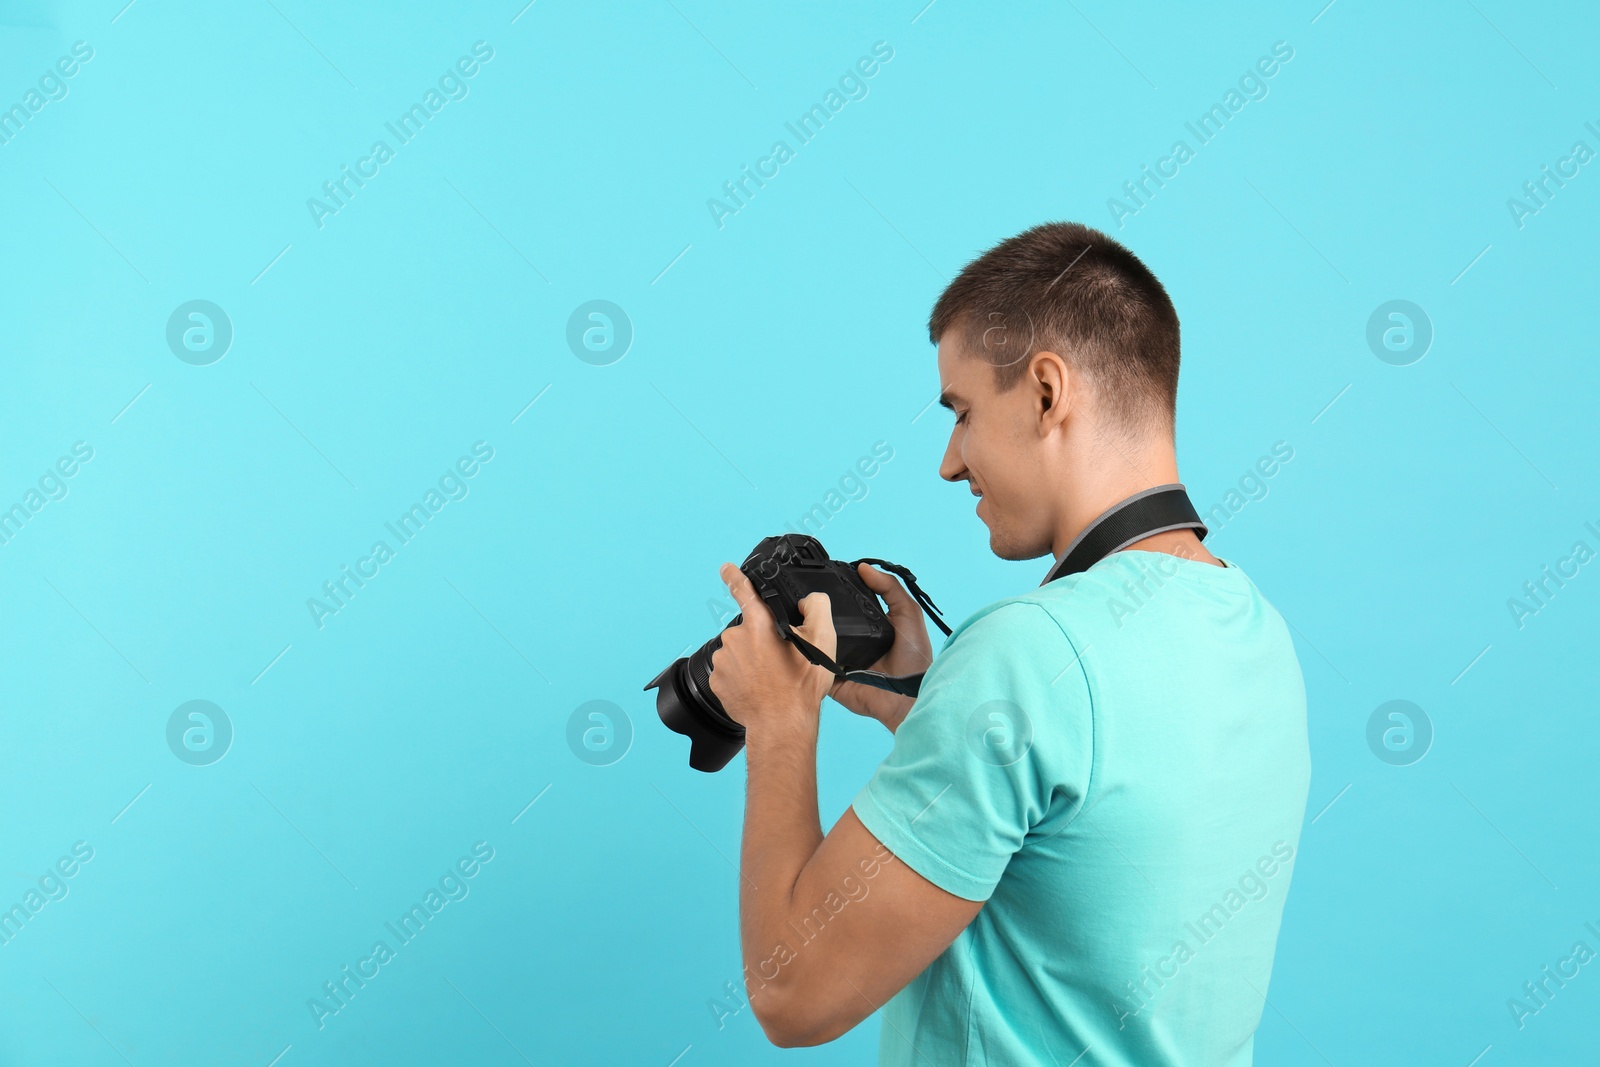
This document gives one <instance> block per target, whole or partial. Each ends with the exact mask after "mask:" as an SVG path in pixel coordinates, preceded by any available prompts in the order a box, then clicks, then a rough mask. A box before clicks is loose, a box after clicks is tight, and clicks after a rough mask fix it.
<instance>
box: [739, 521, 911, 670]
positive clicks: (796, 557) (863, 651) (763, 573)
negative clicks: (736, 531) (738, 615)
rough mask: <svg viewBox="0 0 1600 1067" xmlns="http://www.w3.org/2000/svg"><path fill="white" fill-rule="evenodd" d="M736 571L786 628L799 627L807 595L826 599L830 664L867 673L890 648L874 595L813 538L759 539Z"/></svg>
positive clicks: (888, 628)
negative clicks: (834, 645)
mask: <svg viewBox="0 0 1600 1067" xmlns="http://www.w3.org/2000/svg"><path fill="white" fill-rule="evenodd" d="M739 569H740V570H741V571H743V572H744V575H745V577H746V578H749V579H750V584H751V585H752V586H754V587H755V590H756V594H757V595H758V596H760V597H761V599H762V601H763V602H764V603H765V604H766V605H767V609H768V610H769V611H771V612H772V617H773V618H775V619H783V620H784V621H786V622H787V623H788V624H789V625H790V626H791V627H795V626H799V625H800V624H801V622H803V621H804V620H803V619H802V618H801V616H800V601H802V600H804V599H805V598H806V597H807V596H809V595H811V594H812V593H826V594H827V595H828V603H829V604H830V605H831V606H832V608H833V630H834V633H835V634H837V635H838V638H839V645H838V651H837V652H836V653H835V654H834V657H833V658H834V659H835V660H836V661H837V662H838V664H839V665H840V666H841V667H843V668H845V669H846V670H853V669H856V668H862V667H870V666H871V665H872V664H874V663H876V662H878V660H880V659H882V658H883V657H884V655H886V654H887V653H888V651H889V648H890V646H891V645H893V644H894V626H893V625H891V624H890V622H889V616H888V615H886V614H884V611H883V607H882V605H881V604H880V603H879V602H878V597H877V594H876V593H874V592H873V591H872V590H871V589H868V588H867V585H866V583H865V582H863V581H862V580H861V576H860V574H858V573H857V572H856V568H855V565H854V564H852V563H846V562H845V561H844V560H839V559H830V558H829V557H828V552H827V549H825V548H823V547H822V544H821V542H819V541H818V540H817V539H816V538H815V537H810V536H808V535H806V534H782V535H780V536H778V537H767V538H764V539H762V541H761V543H760V544H759V545H757V546H756V547H755V549H754V550H753V551H752V552H751V553H750V555H749V556H747V557H745V561H744V563H743V564H741V565H740V567H739ZM735 622H737V620H735Z"/></svg>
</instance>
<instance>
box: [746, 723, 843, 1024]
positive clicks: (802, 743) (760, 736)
mask: <svg viewBox="0 0 1600 1067" xmlns="http://www.w3.org/2000/svg"><path fill="white" fill-rule="evenodd" d="M771 718H772V719H774V720H778V723H782V725H778V723H775V724H774V726H773V727H771V728H768V729H766V730H764V731H763V730H750V731H749V732H748V733H747V735H746V741H745V765H746V769H747V781H746V787H745V813H744V837H743V841H742V844H741V849H740V864H739V868H740V875H741V878H740V883H739V933H740V943H741V947H742V949H743V953H744V962H745V969H746V976H747V982H748V984H749V991H750V996H751V1004H752V1006H753V1007H755V1008H756V1009H757V1011H756V1014H757V1016H758V1018H762V1024H763V1026H766V1025H767V1013H766V1012H765V1011H763V1005H764V1004H765V1005H768V1006H774V1005H775V1004H776V999H775V994H776V993H777V989H775V988H774V989H771V990H770V992H768V994H767V996H766V997H763V991H764V990H765V989H768V987H773V986H775V985H776V984H778V983H781V982H783V981H784V980H785V978H789V979H792V978H793V977H794V975H793V972H792V971H790V972H789V973H788V974H787V975H785V974H784V972H785V970H786V969H787V965H788V964H789V962H790V961H791V960H792V959H793V958H794V946H795V945H796V939H795V937H794V936H793V932H792V931H791V930H790V928H789V920H790V918H791V917H792V915H793V913H794V890H795V885H796V884H797V883H798V882H799V880H800V873H801V871H803V870H804V869H805V866H806V864H807V863H809V862H810V861H811V858H812V856H814V855H815V854H816V851H817V848H818V846H820V845H821V844H822V837H823V835H822V826H821V822H820V819H819V817H818V814H817V730H816V715H815V714H814V713H812V714H809V715H803V714H799V713H797V714H795V715H794V716H792V717H791V716H782V717H779V716H772V717H771ZM791 722H792V723H793V725H790V723H791Z"/></svg>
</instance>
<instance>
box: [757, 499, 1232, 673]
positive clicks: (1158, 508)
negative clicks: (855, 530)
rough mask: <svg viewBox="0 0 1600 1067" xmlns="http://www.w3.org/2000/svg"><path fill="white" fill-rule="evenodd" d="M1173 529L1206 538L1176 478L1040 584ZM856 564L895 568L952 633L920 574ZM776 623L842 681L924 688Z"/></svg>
mask: <svg viewBox="0 0 1600 1067" xmlns="http://www.w3.org/2000/svg"><path fill="white" fill-rule="evenodd" d="M1171 530H1194V531H1195V533H1196V534H1197V535H1198V536H1199V537H1200V539H1201V540H1205V536H1206V533H1207V530H1206V525H1205V523H1203V522H1201V521H1200V513H1199V512H1197V511H1196V510H1195V508H1194V504H1193V502H1192V501H1190V499H1189V494H1188V492H1187V491H1186V490H1185V489H1184V487H1183V486H1182V485H1181V484H1179V483H1176V482H1174V483H1172V484H1169V485H1158V486H1156V487H1155V488H1153V489H1146V490H1144V491H1143V492H1139V493H1135V494H1134V495H1133V496H1130V497H1128V498H1127V499H1126V500H1123V501H1121V502H1119V503H1117V504H1113V505H1112V506H1111V507H1109V508H1107V509H1106V510H1105V511H1103V512H1101V513H1100V515H1099V516H1098V517H1097V518H1096V519H1095V520H1094V521H1093V522H1091V523H1090V524H1089V525H1088V526H1086V527H1084V529H1083V532H1082V533H1080V534H1078V536H1077V537H1075V538H1073V541H1072V543H1071V544H1070V545H1068V546H1067V550H1066V551H1065V552H1063V553H1062V554H1061V559H1060V560H1059V561H1058V562H1057V563H1056V564H1055V566H1053V567H1051V568H1050V573H1049V574H1047V575H1045V579H1044V581H1042V582H1040V583H1039V584H1040V585H1041V586H1044V585H1048V584H1049V583H1051V582H1053V581H1055V580H1056V579H1057V578H1065V577H1066V576H1067V575H1069V574H1080V573H1082V572H1083V571H1086V570H1088V569H1089V568H1090V567H1092V566H1094V565H1095V564H1096V563H1099V562H1100V561H1101V560H1102V559H1105V558H1106V557H1107V556H1109V555H1111V554H1112V553H1113V552H1119V551H1121V550H1122V549H1124V548H1127V547H1128V546H1129V545H1131V544H1133V543H1134V542H1136V541H1143V540H1144V539H1145V538H1146V537H1154V536H1155V535H1156V534H1159V533H1167V532H1168V531H1171ZM856 563H857V564H861V563H871V564H873V565H874V566H878V567H882V568H884V569H885V570H888V571H893V572H894V573H895V574H897V575H899V576H900V577H901V578H903V579H904V580H905V583H906V588H907V589H908V590H909V591H910V593H911V596H912V597H913V598H914V599H915V600H916V602H917V604H918V605H919V606H920V607H921V608H922V609H923V610H924V611H925V612H927V613H928V617H929V618H931V619H932V620H933V621H934V624H935V625H936V626H938V627H939V629H941V630H943V631H944V633H945V636H947V637H948V636H949V635H950V627H949V626H947V625H945V621H944V619H943V618H941V617H940V615H939V609H938V608H937V607H935V606H934V603H933V600H932V598H931V597H929V596H928V594H927V593H925V592H923V590H922V587H921V586H919V585H918V584H917V577H916V575H914V574H912V573H911V572H910V571H909V570H907V569H906V568H905V567H902V566H900V565H899V564H897V563H890V562H889V561H888V560H882V559H872V558H866V559H858V560H856ZM777 623H778V629H779V630H780V631H782V633H783V635H784V637H786V638H788V639H789V641H790V643H792V644H793V645H794V646H795V647H796V648H798V649H799V650H800V654H801V655H803V656H805V658H806V659H808V660H810V661H811V662H812V663H815V664H816V665H817V666H819V667H822V668H824V669H825V670H827V671H828V672H829V673H830V674H832V675H833V676H834V677H836V678H838V679H840V680H842V681H846V682H859V683H861V684H862V685H870V686H872V687H873V688H874V689H883V690H886V691H888V692H890V693H899V694H900V695H901V696H908V697H915V696H916V695H917V693H918V691H919V690H920V689H921V688H922V677H923V676H922V675H921V674H883V673H881V672H879V671H867V670H860V671H847V670H845V669H843V668H842V667H840V666H839V665H838V664H837V663H835V662H834V661H833V658H832V657H831V656H829V655H828V654H827V653H826V652H823V651H822V650H821V649H820V648H818V647H817V646H815V645H813V644H812V643H811V642H809V641H807V640H806V639H805V638H803V637H801V636H800V635H799V634H797V633H795V632H794V630H793V628H792V627H790V626H789V624H788V621H787V620H786V619H783V618H781V617H778V618H777Z"/></svg>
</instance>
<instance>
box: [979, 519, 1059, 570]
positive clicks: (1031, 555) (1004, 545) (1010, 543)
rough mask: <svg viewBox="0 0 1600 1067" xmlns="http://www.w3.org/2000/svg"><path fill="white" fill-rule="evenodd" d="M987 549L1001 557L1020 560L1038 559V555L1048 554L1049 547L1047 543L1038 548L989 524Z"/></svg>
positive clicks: (1015, 560)
mask: <svg viewBox="0 0 1600 1067" xmlns="http://www.w3.org/2000/svg"><path fill="white" fill-rule="evenodd" d="M985 525H987V524H985ZM989 551H990V552H993V553H994V554H995V555H996V556H999V557H1000V558H1001V559H1004V560H1010V561H1012V562H1020V561H1022V560H1029V559H1038V558H1039V557H1040V556H1044V555H1048V554H1049V553H1050V548H1049V546H1048V545H1047V546H1045V547H1044V548H1039V547H1037V546H1035V545H1032V544H1029V543H1027V542H1025V541H1023V540H1022V539H1021V538H1017V537H1014V536H1012V535H1010V534H1008V533H1007V531H1005V530H997V529H995V528H994V527H993V526H990V527H989Z"/></svg>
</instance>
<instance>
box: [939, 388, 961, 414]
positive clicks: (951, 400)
mask: <svg viewBox="0 0 1600 1067" xmlns="http://www.w3.org/2000/svg"><path fill="white" fill-rule="evenodd" d="M960 399H961V398H960V397H959V396H957V395H956V394H955V393H952V392H951V391H950V390H948V389H946V390H944V391H943V392H941V393H940V394H939V406H940V407H942V408H948V409H950V410H951V411H954V410H955V409H956V405H955V401H957V400H960Z"/></svg>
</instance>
